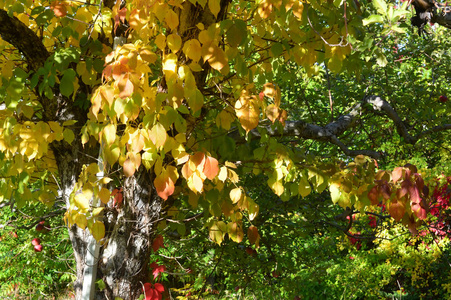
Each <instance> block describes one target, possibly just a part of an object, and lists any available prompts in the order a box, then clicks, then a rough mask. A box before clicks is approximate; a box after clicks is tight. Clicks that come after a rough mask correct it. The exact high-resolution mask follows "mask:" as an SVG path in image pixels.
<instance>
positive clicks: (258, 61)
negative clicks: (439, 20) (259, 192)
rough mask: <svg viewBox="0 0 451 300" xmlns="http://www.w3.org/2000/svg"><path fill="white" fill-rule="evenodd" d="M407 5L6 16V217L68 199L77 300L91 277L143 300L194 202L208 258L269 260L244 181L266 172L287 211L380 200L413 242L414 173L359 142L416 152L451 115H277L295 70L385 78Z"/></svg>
mask: <svg viewBox="0 0 451 300" xmlns="http://www.w3.org/2000/svg"><path fill="white" fill-rule="evenodd" d="M91 2H94V3H91ZM406 5H407V4H404V6H403V7H402V9H399V10H395V9H394V8H393V5H392V4H388V5H387V4H386V3H385V2H383V1H374V6H373V4H371V3H370V4H367V3H359V2H358V1H352V2H350V3H347V2H342V3H339V2H337V3H333V4H332V3H329V2H322V1H311V2H309V3H304V2H299V1H291V0H287V1H269V0H264V1H259V2H258V3H250V2H247V1H229V0H209V1H170V2H165V1H153V2H148V1H141V0H135V1H117V2H114V1H111V0H104V1H86V2H82V1H80V2H79V1H53V2H51V3H50V6H49V3H48V2H47V1H31V0H24V1H9V0H5V1H3V2H2V6H1V7H2V9H0V35H1V37H2V39H3V41H2V44H1V47H2V53H3V54H4V55H3V57H2V60H1V66H2V75H1V76H2V81H1V87H0V88H1V90H2V92H1V97H2V98H1V103H2V109H1V126H0V132H1V137H0V151H1V152H0V159H1V160H2V165H3V167H2V169H1V176H2V181H1V184H0V191H1V192H0V194H1V195H3V196H2V198H3V201H7V202H8V203H9V204H10V205H16V206H17V207H21V206H24V205H25V204H26V203H27V202H28V201H35V200H39V201H41V202H43V203H44V204H46V205H48V206H52V205H53V203H54V201H55V199H57V198H61V199H62V200H64V202H65V203H66V208H67V212H66V214H65V217H64V218H65V221H66V223H67V225H68V226H69V235H70V239H71V242H72V246H73V248H74V253H75V260H76V267H77V280H76V282H75V292H76V295H77V298H80V297H81V296H82V294H83V295H87V294H92V293H91V291H90V290H89V289H86V286H88V287H89V286H91V285H92V286H94V285H93V284H92V283H93V282H94V280H95V281H96V279H102V281H103V283H104V286H105V288H104V289H103V290H102V291H100V290H98V291H96V293H97V296H98V297H100V298H108V299H113V298H114V297H121V298H123V299H136V298H138V296H139V295H140V294H141V293H142V289H143V286H144V283H148V282H149V280H150V276H151V274H150V268H149V263H150V261H149V256H150V254H151V251H152V247H151V246H152V241H153V239H154V238H155V233H156V225H157V223H158V222H160V225H161V226H164V225H165V222H164V219H166V218H168V217H169V218H170V220H171V221H172V223H173V224H172V225H167V226H172V228H174V230H176V231H177V232H178V233H179V234H181V235H184V234H185V231H186V227H185V223H184V221H183V220H185V218H186V215H185V213H184V212H183V211H182V210H180V209H179V208H180V207H182V206H183V205H184V204H189V206H190V207H191V208H192V209H197V210H198V211H200V212H201V213H202V220H203V223H204V224H205V226H206V227H207V228H208V230H209V236H210V238H211V240H212V241H213V242H215V243H217V244H221V243H222V242H223V240H224V238H226V234H227V235H228V237H229V238H230V239H232V240H233V241H235V242H238V243H239V242H241V241H242V240H243V238H244V235H245V234H246V235H247V239H248V240H249V241H251V243H252V244H254V245H255V246H256V247H258V246H259V242H260V234H259V230H258V227H257V226H255V225H250V226H249V227H248V228H244V226H243V218H247V219H248V220H250V221H251V222H252V221H253V220H254V219H255V218H256V217H257V215H258V212H259V205H258V203H257V202H256V201H255V200H253V199H251V198H250V197H249V195H248V194H247V193H246V186H244V185H242V183H241V181H240V178H242V177H243V176H244V174H246V173H252V172H253V173H254V174H259V173H261V174H262V176H264V178H265V179H266V181H267V184H268V185H269V187H270V188H271V190H272V191H273V192H274V193H275V194H276V195H277V196H279V197H280V198H281V199H282V200H286V199H289V198H291V197H297V196H299V195H300V196H302V197H305V196H307V195H308V194H309V193H310V192H311V191H312V190H314V191H316V192H322V191H324V190H325V189H326V188H328V189H330V192H331V196H332V200H333V201H334V202H335V203H338V204H339V205H340V206H342V207H344V208H346V207H355V208H356V209H359V210H364V209H365V208H366V207H368V206H370V205H377V204H379V202H380V201H383V202H384V203H385V204H387V206H388V210H389V211H390V214H391V216H392V217H393V218H394V219H395V220H397V221H402V222H403V223H404V224H405V225H408V226H409V228H410V229H411V230H412V232H414V231H415V230H416V227H417V225H418V224H419V222H421V220H423V219H424V218H425V214H426V211H427V203H426V200H427V188H424V187H425V186H427V185H426V184H425V183H424V180H423V177H422V176H421V174H420V173H419V172H418V170H417V168H416V167H415V166H413V165H404V164H402V165H404V166H397V165H396V166H397V168H395V169H394V170H393V172H391V171H383V170H379V171H377V170H376V164H377V162H376V161H375V160H374V159H383V158H384V153H383V152H382V153H381V152H380V151H381V149H368V145H365V144H364V143H354V142H353V140H352V139H349V137H348V134H349V133H353V134H355V135H357V136H358V135H359V134H360V135H361V136H365V137H366V136H371V134H369V135H368V134H367V133H366V130H368V128H371V126H372V127H375V128H377V129H379V130H390V132H391V133H392V134H393V135H394V137H393V138H394V139H397V140H398V141H400V142H399V143H400V144H402V145H415V144H417V143H418V142H419V141H422V140H423V139H424V138H425V137H428V136H431V135H436V136H439V135H442V136H445V137H447V136H449V129H451V124H447V123H446V116H447V114H446V111H445V112H443V111H442V112H441V113H439V114H438V115H437V116H430V117H425V118H423V119H419V120H418V122H413V121H414V120H413V117H412V116H410V115H409V111H406V112H405V114H404V115H403V114H401V112H403V111H402V104H397V105H398V106H399V109H400V110H399V109H396V107H395V105H394V104H391V103H389V101H387V100H385V99H384V97H381V96H375V95H366V96H364V97H362V96H361V95H362V94H364V91H363V90H362V91H359V94H360V99H361V100H360V101H355V100H352V99H350V98H347V97H346V94H345V96H344V97H342V99H334V98H333V97H332V96H330V97H329V98H328V109H329V110H328V112H327V114H324V116H323V118H322V120H320V121H319V122H317V123H315V122H308V121H305V120H301V119H298V120H296V119H290V118H289V117H288V114H289V111H287V110H286V109H284V108H283V107H284V105H285V104H284V103H283V102H282V96H283V94H284V93H287V91H288V90H289V88H290V87H289V85H288V84H287V83H288V82H289V79H290V74H289V72H288V74H283V72H284V71H292V72H293V71H294V72H296V70H299V69H300V68H301V69H302V70H303V71H302V72H304V73H303V74H302V77H301V78H302V79H305V80H307V78H309V77H314V76H323V75H322V74H324V72H327V73H326V75H327V76H329V77H328V78H329V79H330V77H332V75H331V74H330V75H329V72H331V73H332V74H337V73H340V72H345V70H346V72H347V73H349V74H355V75H354V76H355V78H359V77H360V76H361V75H362V74H363V75H364V76H369V77H370V78H371V76H372V75H371V74H370V75H367V74H365V71H367V70H368V68H367V64H371V65H379V66H385V65H386V64H387V58H386V54H384V51H383V50H381V49H380V48H379V47H377V46H378V43H380V42H381V40H383V39H382V38H381V36H382V37H383V36H389V35H396V34H402V33H405V29H404V28H405V26H404V25H402V24H401V25H400V21H402V20H404V19H403V18H405V16H406V15H407V14H409V12H408V11H406V10H405V8H406ZM362 19H363V21H362ZM382 24H383V25H382ZM283 75H286V76H287V77H286V78H285V79H283V78H284V77H283ZM373 76H374V75H373ZM297 79H299V78H297ZM284 86H285V87H286V90H284V89H283V88H282V87H284ZM388 96H390V95H388ZM291 99H292V100H291V101H293V99H294V101H299V102H301V101H300V100H302V98H301V97H298V96H295V97H292V98H291ZM309 101H310V99H305V102H307V104H306V105H307V107H308V105H309V103H308V102H309ZM422 101H423V102H422V103H424V100H422ZM426 106H427V105H426ZM294 109H299V106H297V107H296V108H294ZM345 110H348V111H347V112H345ZM313 114H314V112H313ZM299 115H300V114H294V116H299ZM386 121H387V122H388V123H389V124H390V127H391V128H388V127H387V126H386V125H384V124H385V122H386ZM412 123H413V124H412ZM366 124H368V125H366ZM365 125H366V126H365ZM373 130H374V129H371V131H373ZM362 131H363V132H364V133H362ZM293 138H294V140H293ZM380 138H381V136H379V135H378V136H377V137H376V140H377V139H379V140H380ZM306 140H311V141H314V142H315V143H316V142H318V144H317V145H323V146H321V147H324V145H325V144H331V145H333V146H334V147H332V148H330V151H329V153H330V154H334V156H336V157H337V159H328V160H325V159H324V158H323V157H322V156H323V155H324V156H327V154H328V153H321V151H317V153H315V154H316V155H315V156H313V157H312V156H311V155H306V153H305V152H306V151H305V150H304V147H305V144H304V143H305V141H306ZM373 142H374V140H373ZM407 147H408V146H407ZM337 149H339V150H340V151H341V152H336V151H337ZM314 152H315V151H312V153H314ZM337 153H338V154H337ZM363 155H365V156H363ZM338 157H341V158H342V161H338ZM396 163H399V161H396ZM168 223H169V222H168ZM251 224H252V223H251ZM92 237H94V239H95V240H93V239H92ZM91 262H92V263H91ZM91 265H94V268H93V269H91V268H90V266H91ZM89 276H91V277H92V280H91V281H90V284H87V285H86V284H84V285H83V284H82V283H83V282H84V281H86V280H87V278H88V277H89ZM144 287H145V286H144ZM84 288H85V290H84V291H83V289H84ZM159 288H160V287H159Z"/></svg>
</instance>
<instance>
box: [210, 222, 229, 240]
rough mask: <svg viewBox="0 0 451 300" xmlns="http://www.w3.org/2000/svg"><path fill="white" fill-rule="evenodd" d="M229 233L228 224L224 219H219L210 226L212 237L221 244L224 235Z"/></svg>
mask: <svg viewBox="0 0 451 300" xmlns="http://www.w3.org/2000/svg"><path fill="white" fill-rule="evenodd" d="M226 233H227V225H226V224H225V223H224V222H223V221H217V222H215V223H214V224H213V225H212V226H211V227H210V234H209V235H210V239H211V240H212V241H213V242H215V243H217V244H218V245H221V243H222V241H223V240H224V236H225V234H226Z"/></svg>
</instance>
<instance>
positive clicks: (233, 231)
mask: <svg viewBox="0 0 451 300" xmlns="http://www.w3.org/2000/svg"><path fill="white" fill-rule="evenodd" d="M227 233H228V234H229V237H230V239H231V240H232V241H234V242H235V243H241V241H242V240H243V237H244V233H243V229H242V228H241V226H240V224H239V223H238V222H230V223H229V224H227Z"/></svg>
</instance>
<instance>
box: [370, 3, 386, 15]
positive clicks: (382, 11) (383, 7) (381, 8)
mask: <svg viewBox="0 0 451 300" xmlns="http://www.w3.org/2000/svg"><path fill="white" fill-rule="evenodd" d="M373 4H374V7H375V8H376V9H377V11H378V12H379V13H380V14H383V15H386V14H387V3H385V1H384V0H373Z"/></svg>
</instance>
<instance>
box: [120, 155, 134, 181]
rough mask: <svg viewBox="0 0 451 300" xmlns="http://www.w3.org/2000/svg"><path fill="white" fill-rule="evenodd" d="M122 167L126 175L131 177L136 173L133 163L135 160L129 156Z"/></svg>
mask: <svg viewBox="0 0 451 300" xmlns="http://www.w3.org/2000/svg"><path fill="white" fill-rule="evenodd" d="M122 168H123V169H124V175H125V176H126V177H130V176H132V175H133V174H135V170H136V168H135V164H134V163H133V161H132V160H131V159H130V158H127V159H126V160H125V161H124V165H123V166H122Z"/></svg>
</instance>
